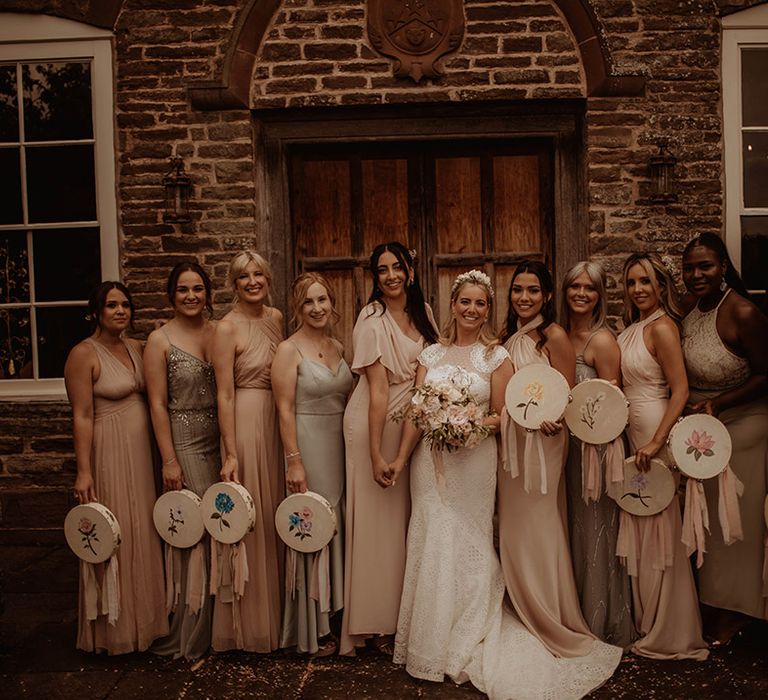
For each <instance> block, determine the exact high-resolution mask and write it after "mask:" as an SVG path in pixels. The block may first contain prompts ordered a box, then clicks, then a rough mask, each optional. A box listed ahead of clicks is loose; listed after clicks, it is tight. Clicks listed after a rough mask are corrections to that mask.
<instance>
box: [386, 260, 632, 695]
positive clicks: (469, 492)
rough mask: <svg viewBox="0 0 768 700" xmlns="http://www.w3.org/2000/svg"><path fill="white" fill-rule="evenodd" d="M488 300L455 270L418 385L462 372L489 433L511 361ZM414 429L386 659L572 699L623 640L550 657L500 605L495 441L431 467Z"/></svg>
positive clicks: (601, 678)
mask: <svg viewBox="0 0 768 700" xmlns="http://www.w3.org/2000/svg"><path fill="white" fill-rule="evenodd" d="M492 308H493V289H492V288H491V281H490V279H489V278H488V276H487V275H486V274H484V273H483V272H480V271H479V270H472V271H470V272H465V273H463V274H461V275H459V276H458V277H457V278H456V280H455V281H454V283H453V286H452V287H451V306H450V309H451V320H450V322H449V323H448V325H447V326H446V327H445V329H444V330H443V338H442V339H441V341H440V343H437V344H434V345H431V346H429V347H428V348H426V349H425V350H423V351H422V353H421V355H420V356H419V365H420V366H419V369H418V371H417V373H416V385H417V386H418V385H420V384H423V383H425V382H427V383H430V382H437V381H442V380H446V379H448V378H450V377H451V376H455V375H456V374H457V373H459V374H461V375H463V376H465V377H468V378H469V389H470V392H471V394H472V396H473V397H474V399H475V401H477V403H478V404H479V405H480V406H481V407H483V408H484V409H485V410H486V411H489V410H490V412H489V413H488V416H487V417H486V418H485V422H486V424H487V425H488V426H490V427H491V428H493V429H494V430H498V426H499V418H498V415H499V413H500V411H501V408H502V406H503V401H504V390H505V388H506V384H507V382H508V380H509V378H510V376H511V375H512V373H513V370H512V364H511V362H510V359H509V355H508V354H507V352H506V350H504V348H502V347H501V346H500V345H499V344H498V341H497V340H496V337H495V334H494V333H493V331H492V328H491V323H490V319H491V317H492ZM420 437H421V433H420V431H419V429H417V428H416V427H415V426H413V425H412V424H410V423H406V425H405V427H404V429H403V435H402V439H401V444H400V449H399V451H398V455H397V458H396V459H395V461H394V462H393V463H392V464H390V465H389V466H390V479H391V481H392V483H394V482H395V481H396V479H397V477H398V475H399V474H400V473H401V472H402V470H403V468H404V466H405V464H406V461H407V460H408V458H409V456H410V454H411V452H412V451H413V449H414V447H416V445H417V443H419V444H418V447H416V451H415V453H414V456H413V460H412V461H411V498H412V514H411V521H410V525H409V528H408V552H407V562H406V571H405V581H404V584H403V596H402V599H401V604H400V616H399V620H398V625H397V636H396V639H395V654H394V662H395V663H398V664H405V667H406V670H407V671H408V673H410V674H411V675H412V676H415V677H416V678H423V679H425V680H430V681H437V682H441V681H443V679H444V677H445V676H446V675H447V676H449V677H450V678H452V679H453V680H454V681H455V682H456V683H464V682H466V681H468V680H469V681H471V682H472V683H473V684H474V685H475V686H476V687H477V688H478V689H479V690H481V691H483V692H484V693H486V694H487V695H489V696H490V697H491V698H492V699H498V700H510V699H515V700H520V699H528V698H530V699H531V700H533V699H534V698H535V699H536V700H541V699H542V698H546V699H551V700H563V699H569V698H574V699H575V698H580V697H582V696H583V695H585V694H587V693H588V692H590V691H591V690H594V689H595V688H597V687H598V686H600V685H602V684H603V683H604V682H605V681H606V680H607V679H608V678H610V676H611V675H612V673H613V671H614V669H615V668H616V665H617V664H618V662H619V660H620V658H621V649H619V648H618V647H613V646H609V645H607V644H604V643H602V642H600V641H598V640H595V643H594V646H593V647H592V649H591V653H590V654H589V655H588V656H582V657H578V658H570V659H564V658H557V657H555V656H553V655H552V654H550V652H549V651H548V650H547V649H546V648H545V647H544V646H543V645H542V644H541V642H539V641H538V639H536V638H535V637H534V636H533V635H532V634H531V633H530V632H528V630H527V629H526V627H525V626H524V625H523V624H522V623H521V622H520V621H519V619H518V618H517V617H516V616H515V615H514V613H513V612H511V611H509V610H507V609H505V608H503V605H502V603H503V598H504V578H503V576H502V572H501V567H500V564H499V559H498V556H497V554H496V551H495V550H494V548H493V526H492V518H493V510H494V501H495V493H496V463H497V449H496V441H495V440H494V439H493V438H492V437H488V438H486V439H483V440H481V441H480V443H479V444H478V445H477V446H476V447H472V448H469V447H464V448H460V449H458V450H457V451H455V452H452V453H447V452H445V453H443V454H442V460H439V459H438V460H437V461H438V462H439V463H440V466H439V467H437V466H436V465H435V463H434V462H433V459H432V455H431V454H430V451H429V449H428V448H427V446H426V445H425V443H424V442H422V441H420ZM532 594H533V595H535V592H533V593H532Z"/></svg>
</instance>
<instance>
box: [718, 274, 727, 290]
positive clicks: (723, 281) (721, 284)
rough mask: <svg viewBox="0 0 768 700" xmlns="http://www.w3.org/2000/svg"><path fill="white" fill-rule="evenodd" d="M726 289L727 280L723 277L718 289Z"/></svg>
mask: <svg viewBox="0 0 768 700" xmlns="http://www.w3.org/2000/svg"><path fill="white" fill-rule="evenodd" d="M726 289H728V282H726V281H725V277H723V279H722V280H721V282H720V291H721V292H724V291H725V290H726Z"/></svg>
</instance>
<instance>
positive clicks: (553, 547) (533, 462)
mask: <svg viewBox="0 0 768 700" xmlns="http://www.w3.org/2000/svg"><path fill="white" fill-rule="evenodd" d="M541 322H542V319H541V317H540V316H537V318H536V319H534V320H533V321H531V322H529V323H528V324H526V325H524V326H522V327H521V328H518V331H517V333H515V334H514V335H513V336H512V337H511V338H510V339H509V340H508V341H507V342H506V344H505V347H506V348H507V350H508V351H509V354H510V357H511V358H512V364H513V365H514V368H515V371H517V370H519V369H521V368H523V367H525V366H527V365H530V364H545V365H548V364H549V359H548V358H547V356H546V355H545V354H544V353H542V352H539V350H537V349H536V341H535V340H534V339H533V338H531V337H530V336H529V335H528V333H529V331H531V330H533V329H534V328H537V327H538V326H539V325H540V324H541ZM506 429H507V431H508V432H507V438H508V439H507V444H508V445H509V446H510V447H509V451H510V454H508V455H506V464H505V465H500V466H499V470H498V513H499V558H500V559H501V566H502V569H503V571H504V580H505V582H506V586H507V593H508V594H509V597H510V600H511V601H512V604H513V605H514V607H515V610H516V611H517V614H518V615H519V616H520V619H521V620H522V621H523V623H524V624H525V625H526V627H528V629H529V630H530V631H531V632H532V633H533V634H534V635H535V636H536V637H538V639H539V640H541V642H542V643H543V644H544V646H545V647H546V648H547V649H548V650H549V651H550V652H551V653H552V654H554V655H555V656H561V657H564V658H573V657H583V656H588V655H590V654H593V653H596V651H597V650H598V649H600V648H601V646H602V643H601V642H598V641H597V639H596V638H595V636H594V635H593V634H592V633H591V632H590V630H589V627H588V626H587V623H586V622H585V621H584V617H583V615H582V613H581V605H580V602H579V597H578V594H577V592H576V581H575V579H574V576H573V565H572V563H571V552H570V547H569V544H568V531H567V528H566V525H565V513H566V504H565V479H563V468H564V466H565V459H566V455H567V444H568V434H567V432H566V431H565V430H562V431H561V432H560V433H558V434H557V435H555V436H552V437H545V436H544V435H542V433H541V432H540V431H538V430H537V431H533V432H528V431H526V430H525V429H524V428H521V427H520V426H518V425H517V424H516V423H514V422H512V421H511V420H510V421H509V422H508V424H507V428H506ZM510 431H515V435H510V434H509V432H510ZM526 442H529V443H531V444H529V445H527V446H526ZM536 443H539V444H536ZM513 450H514V451H513ZM526 454H527V455H529V457H528V459H526V458H525V455H526ZM540 454H543V455H544V460H543V464H542V463H541V460H540V456H539V455H540ZM545 473H546V481H545V479H544V474H545Z"/></svg>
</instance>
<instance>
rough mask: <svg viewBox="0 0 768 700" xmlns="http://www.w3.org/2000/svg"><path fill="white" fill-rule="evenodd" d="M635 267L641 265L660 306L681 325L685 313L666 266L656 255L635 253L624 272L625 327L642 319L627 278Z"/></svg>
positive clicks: (630, 257)
mask: <svg viewBox="0 0 768 700" xmlns="http://www.w3.org/2000/svg"><path fill="white" fill-rule="evenodd" d="M635 265H640V267H642V268H643V271H644V272H645V274H646V275H647V276H648V278H649V279H650V280H651V285H652V286H653V288H654V290H656V294H657V295H658V297H659V306H661V308H662V309H664V311H665V312H666V313H667V316H669V317H670V318H671V319H672V320H673V321H674V322H675V323H677V324H678V325H679V324H680V323H681V321H682V320H683V311H682V309H681V308H680V302H679V301H678V296H677V289H676V288H675V282H674V280H673V279H672V275H671V274H670V272H669V270H668V269H667V267H666V265H664V263H663V262H662V261H661V258H660V257H659V256H658V255H656V253H633V254H632V255H630V256H629V257H628V258H627V260H626V262H625V263H624V271H623V272H622V282H623V283H624V314H623V320H624V325H625V326H629V325H630V324H632V323H634V322H635V321H638V320H639V319H640V311H639V310H638V308H637V307H636V306H635V305H634V303H633V302H632V300H631V299H630V297H629V291H628V285H627V276H628V275H629V271H630V269H631V268H633V267H634V266H635Z"/></svg>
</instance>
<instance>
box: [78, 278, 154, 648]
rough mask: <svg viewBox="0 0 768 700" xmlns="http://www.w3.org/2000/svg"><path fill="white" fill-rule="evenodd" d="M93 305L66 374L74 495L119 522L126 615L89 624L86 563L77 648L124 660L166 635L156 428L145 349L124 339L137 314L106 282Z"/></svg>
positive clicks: (124, 293) (120, 290) (121, 291)
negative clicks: (155, 517)
mask: <svg viewBox="0 0 768 700" xmlns="http://www.w3.org/2000/svg"><path fill="white" fill-rule="evenodd" d="M88 307H89V312H90V317H91V320H92V323H93V325H94V327H95V328H94V331H93V334H92V335H91V336H90V338H86V339H85V340H84V341H82V342H81V343H78V344H77V345H76V346H75V347H74V348H72V351H71V352H70V353H69V357H68V358H67V363H66V366H65V368H64V380H65V382H66V387H67V395H68V396H69V401H70V403H71V404H72V414H73V419H74V437H75V457H76V459H77V479H76V480H75V495H76V496H77V498H78V500H79V501H80V503H89V502H91V501H98V502H99V503H102V504H104V505H105V506H106V507H107V508H109V509H110V510H111V511H112V512H113V513H114V514H115V517H117V520H118V522H119V523H120V528H121V533H122V543H121V545H120V548H119V549H118V551H117V561H118V565H119V574H118V583H119V589H120V615H119V616H118V618H117V622H116V624H115V625H111V624H108V623H107V617H106V616H104V615H100V616H98V617H97V618H96V619H95V620H93V619H91V620H89V619H88V617H87V613H86V609H85V599H84V594H85V590H84V581H83V569H82V565H81V569H80V605H79V614H78V629H77V648H78V649H82V650H83V651H106V652H107V653H108V654H126V653H128V652H132V651H144V650H145V649H147V648H148V647H149V645H150V644H152V642H154V641H155V639H157V638H158V637H162V636H163V635H165V634H167V633H168V619H167V616H166V613H165V591H164V590H163V558H162V549H161V546H160V538H159V537H158V535H157V532H155V526H154V524H153V522H152V508H153V506H154V504H155V482H154V476H153V460H152V429H151V427H150V424H149V413H148V412H147V405H146V402H145V400H144V396H143V392H144V367H143V364H142V360H141V345H140V344H139V342H138V341H136V340H130V339H127V338H123V332H124V331H125V330H126V329H127V328H128V327H130V326H131V325H132V322H133V313H134V309H133V301H132V300H131V295H130V293H129V292H128V289H127V288H126V287H125V286H124V285H123V284H121V283H120V282H102V283H101V284H100V285H99V286H98V287H97V288H96V289H95V290H94V292H93V294H92V295H91V299H90V301H89V303H88ZM100 568H101V571H99V572H98V573H97V576H99V577H101V576H103V574H104V572H103V568H102V567H100Z"/></svg>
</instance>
